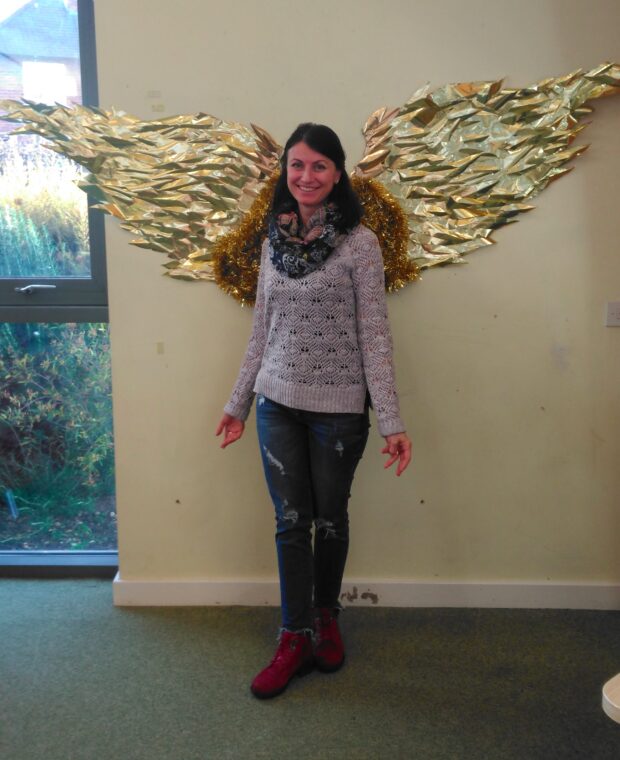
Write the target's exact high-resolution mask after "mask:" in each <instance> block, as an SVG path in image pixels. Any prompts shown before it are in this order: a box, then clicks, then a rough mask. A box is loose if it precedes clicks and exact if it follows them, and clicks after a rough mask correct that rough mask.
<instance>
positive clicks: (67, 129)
mask: <svg viewBox="0 0 620 760" xmlns="http://www.w3.org/2000/svg"><path fill="white" fill-rule="evenodd" d="M0 107H1V108H3V109H4V110H7V111H8V112H9V113H8V114H7V115H5V116H3V118H4V119H6V120H7V121H16V122H25V126H23V127H20V128H18V129H16V130H15V131H16V132H29V133H34V134H38V135H40V136H42V137H45V138H46V139H47V140H49V141H50V143H51V145H50V146H49V147H51V148H52V149H53V150H56V151H57V152H59V153H62V154H64V155H65V156H67V157H68V158H71V159H73V160H74V161H76V162H77V163H79V164H81V165H82V166H84V167H86V169H88V171H89V172H90V173H89V174H88V175H87V176H86V177H85V178H84V180H83V181H81V182H80V186H81V187H82V188H83V189H84V190H87V191H88V192H89V193H90V194H91V197H93V198H94V199H95V201H98V202H97V203H96V204H95V208H99V209H101V210H102V211H104V212H106V213H108V214H112V215H114V216H115V217H117V218H118V219H120V220H121V226H122V227H123V228H124V229H126V230H129V231H130V232H131V233H132V234H133V235H134V236H135V238H134V239H132V241H131V242H132V243H133V244H134V245H137V246H140V247H141V248H151V249H153V250H156V251H161V252H162V253H165V254H166V255H167V256H168V257H169V258H170V259H172V261H171V262H170V263H169V264H167V266H166V269H167V272H166V273H167V274H168V275H170V276H172V277H178V278H182V279H190V280H197V279H207V280H212V279H213V271H212V267H211V251H212V249H213V246H214V244H215V242H216V240H218V239H219V238H220V237H221V236H222V235H224V234H226V233H228V232H229V231H230V230H231V229H232V228H234V227H235V225H237V224H238V223H239V222H240V221H241V219H242V218H243V216H244V214H245V213H246V212H247V210H248V209H249V208H250V206H251V205H252V202H253V201H254V199H255V197H256V195H257V193H258V191H259V190H260V188H261V187H262V186H263V185H264V183H265V180H266V179H267V178H268V177H269V176H271V174H273V172H274V171H275V170H276V169H277V167H278V159H279V154H280V147H279V146H278V144H277V143H276V142H275V140H273V138H272V137H271V136H270V135H269V134H268V133H267V132H266V131H265V130H263V129H259V128H258V127H254V126H253V127H252V128H248V127H245V126H243V125H242V124H236V123H233V122H224V121H221V120H220V119H217V118H215V117H213V116H209V115H208V114H203V113H200V114H196V115H195V116H172V117H170V118H166V119H161V120H158V121H140V120H139V119H137V118H135V117H133V116H130V115H129V114H126V113H123V112H122V111H115V110H114V109H112V110H109V111H104V110H101V109H98V108H89V107H86V106H76V107H73V108H65V107H64V106H47V105H43V104H40V103H31V102H29V101H3V102H1V103H0Z"/></svg>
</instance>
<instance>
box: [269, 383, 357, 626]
mask: <svg viewBox="0 0 620 760" xmlns="http://www.w3.org/2000/svg"><path fill="white" fill-rule="evenodd" d="M256 419H257V427H258V441H259V445H260V450H261V455H262V458H263V467H264V469H265V477H266V479H267V486H268V488H269V493H270V495H271V499H272V501H273V504H274V507H275V516H276V549H277V555H278V569H279V573H280V596H281V602H282V627H283V628H285V629H287V630H290V631H298V630H302V629H304V628H311V627H312V608H313V606H315V607H331V608H334V607H337V606H338V600H339V596H340V586H341V583H342V576H343V573H344V566H345V562H346V559H347V551H348V548H349V517H348V512H347V505H348V501H349V496H350V490H351V484H352V482H353V475H354V474H355V469H356V467H357V463H358V462H359V460H360V459H361V457H362V454H363V453H364V448H365V446H366V441H367V440H368V428H369V422H368V413H367V412H365V413H362V414H348V413H343V414H341V413H337V414H331V413H324V412H307V411H304V410H301V409H291V408H289V407H286V406H283V405H282V404H277V403H276V402H275V401H271V400H270V399H268V398H266V397H265V396H262V395H260V394H259V395H258V397H257V405H256ZM313 524H314V550H313V546H312V525H313Z"/></svg>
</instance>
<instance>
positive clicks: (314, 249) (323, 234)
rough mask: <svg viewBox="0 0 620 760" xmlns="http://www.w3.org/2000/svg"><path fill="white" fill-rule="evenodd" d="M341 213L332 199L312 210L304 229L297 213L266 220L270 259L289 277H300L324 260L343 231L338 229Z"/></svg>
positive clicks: (293, 212) (340, 238)
mask: <svg viewBox="0 0 620 760" xmlns="http://www.w3.org/2000/svg"><path fill="white" fill-rule="evenodd" d="M339 221H340V214H339V213H338V208H337V206H336V205H335V204H333V203H328V204H326V205H324V206H321V208H320V209H318V210H317V211H315V213H314V214H312V216H311V217H310V219H309V221H308V227H307V228H306V229H304V228H303V227H302V226H301V224H300V221H299V218H298V216H297V213H296V212H295V211H290V212H288V213H284V214H278V216H277V217H275V218H273V217H272V219H271V221H270V222H269V242H270V243H271V262H272V264H273V265H274V267H275V268H276V269H277V270H278V271H279V272H284V273H285V274H287V275H288V276H289V277H303V276H304V275H306V274H310V272H314V271H316V270H317V269H318V268H319V267H320V266H322V264H323V263H324V262H325V260H326V259H327V257H328V256H329V254H330V253H331V252H332V251H333V250H334V248H335V247H336V246H337V245H338V243H339V242H340V241H341V240H342V238H343V237H344V235H342V233H340V232H339V231H338V222H339Z"/></svg>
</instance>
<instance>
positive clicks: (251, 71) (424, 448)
mask: <svg viewBox="0 0 620 760" xmlns="http://www.w3.org/2000/svg"><path fill="white" fill-rule="evenodd" d="M95 9H96V24H97V46H98V51H97V52H98V62H99V82H100V101H101V104H102V105H104V106H110V105H114V106H116V107H118V108H122V109H125V110H127V111H129V112H131V113H134V114H136V115H138V116H140V117H143V118H147V119H148V118H155V117H157V116H158V115H159V112H156V111H154V110H153V107H157V105H158V104H160V103H161V104H163V106H164V109H165V110H164V113H165V114H176V113H191V112H197V111H199V110H204V111H208V112H210V113H213V114H215V115H217V116H220V117H222V118H225V119H231V120H238V121H242V122H246V123H248V122H250V121H254V122H255V123H257V124H260V125H262V126H264V127H265V128H267V129H268V130H269V131H270V132H271V133H272V134H273V135H274V136H275V137H276V138H277V139H279V140H280V141H283V140H284V139H285V138H286V137H287V135H288V134H289V133H290V131H291V130H292V129H293V128H294V127H295V126H296V124H297V123H298V122H299V121H302V120H308V119H312V120H315V121H324V122H326V123H329V124H330V125H331V126H333V127H334V128H335V129H336V130H337V131H338V132H339V133H340V135H341V137H342V138H343V141H344V143H345V146H346V148H347V152H348V154H349V157H350V163H351V164H353V163H355V161H356V159H357V158H358V157H359V156H360V155H361V149H362V140H361V135H360V128H361V126H362V124H363V123H364V121H365V119H366V118H367V116H368V115H369V114H370V113H371V112H372V111H373V110H374V109H376V108H378V107H379V106H381V105H384V104H385V105H398V104H400V103H402V102H403V101H404V100H406V98H407V97H408V96H409V95H410V94H411V93H412V92H413V91H414V90H415V89H417V88H418V87H419V86H420V85H422V84H424V83H425V82H426V81H430V82H431V83H432V84H434V85H441V84H444V83H446V82H454V81H459V80H460V81H468V80H474V79H490V78H496V77H500V76H505V77H507V84H508V85H510V86H522V85H525V84H529V83H531V82H534V81H536V80H538V79H541V78H543V77H546V76H551V75H559V74H562V73H568V72H569V71H572V70H574V69H576V68H578V67H580V66H581V67H592V66H594V65H596V64H598V63H600V62H602V61H604V60H607V59H615V60H620V38H619V37H618V29H619V28H620V4H618V2H617V0H593V2H591V3H583V2H579V1H578V0H574V1H573V0H555V1H554V0H535V1H534V0H527V1H526V2H521V3H516V2H514V0H495V2H486V1H485V0H470V2H468V3H462V2H460V0H435V2H433V3H422V2H414V1H413V0H402V1H400V2H396V1H392V2H389V1H388V2H387V3H385V4H384V3H379V2H376V1H375V0H356V1H355V0H343V1H341V2H335V1H334V0H315V2H313V3H312V4H307V3H301V2H298V1H297V0H269V1H268V2H267V1H265V2H250V1H249V0H248V1H246V2H238V1H237V2H229V3H221V2H215V1H214V0H176V1H175V2H173V3H171V2H169V0H95ZM157 92H159V93H161V95H156V94H155V95H154V93H157ZM619 120H620V98H618V99H617V100H613V99H608V100H607V101H606V102H602V103H600V105H598V106H597V109H596V113H595V114H594V116H593V118H592V119H591V121H592V125H591V126H590V127H589V128H588V130H587V132H586V134H585V135H583V136H582V138H584V140H585V141H587V142H590V143H591V144H592V147H591V148H590V150H589V151H588V152H587V154H586V155H585V156H584V157H582V158H580V159H578V160H577V161H576V162H575V171H574V172H573V173H571V174H570V175H569V176H567V177H565V178H563V179H561V180H560V181H559V182H557V183H555V184H554V185H553V186H552V187H550V188H549V189H548V190H547V191H545V192H544V193H543V195H541V196H540V197H539V198H538V199H537V200H536V201H535V203H536V205H537V209H536V210H535V211H533V212H531V213H530V214H528V215H526V216H524V217H522V220H521V221H520V222H519V223H518V224H516V225H512V226H511V227H507V228H504V229H503V230H500V231H499V232H498V233H496V236H495V237H496V240H497V245H496V246H493V247H492V248H489V249H487V250H485V251H481V252H477V253H475V254H473V255H472V256H471V257H470V258H469V264H467V265H465V266H461V267H450V268H446V269H443V270H440V271H432V272H429V273H427V274H426V275H425V276H424V280H423V282H421V283H418V284H415V285H413V286H409V287H408V288H407V289H405V290H404V291H402V292H401V293H400V294H398V295H396V296H390V298H389V307H390V314H391V319H392V324H393V330H394V336H395V344H396V361H397V372H398V380H399V386H400V393H401V399H402V407H403V413H404V417H405V419H406V420H407V421H408V425H409V431H410V434H411V436H412V438H413V441H414V448H415V460H414V463H413V466H412V467H411V469H410V471H408V472H407V473H406V475H405V476H403V477H402V478H400V479H397V478H395V477H394V476H393V475H392V474H388V473H385V472H384V471H383V470H382V461H381V460H382V458H381V456H380V455H379V449H380V447H381V440H380V438H379V436H378V434H377V433H376V430H374V431H373V435H372V437H371V440H370V443H369V446H368V450H367V453H366V455H365V458H364V460H363V462H362V464H361V466H360V470H359V474H358V477H357V479H356V482H355V485H354V492H353V499H352V548H351V554H350V562H349V566H348V576H349V577H361V578H366V579H375V580H381V579H386V578H397V579H404V580H407V579H419V580H426V581H433V580H437V579H439V580H448V579H450V580H457V581H459V580H460V581H467V580H473V581H502V580H506V581H513V580H514V581H528V580H529V581H547V580H548V581H552V582H581V581H583V582H587V581H592V582H604V583H620V531H619V528H620V400H619V398H618V388H619V382H618V381H619V378H620V329H618V328H615V329H612V328H605V327H604V326H603V308H604V303H605V302H606V301H608V300H620V255H619V254H620V251H619V250H618V232H619V227H618V192H617V189H616V187H617V184H616V185H615V186H614V184H615V183H617V177H618V176H619V174H620V130H619V129H618V124H619V123H620V121H619ZM106 229H107V236H108V262H109V264H108V265H109V281H110V313H111V328H112V341H113V345H112V352H113V370H114V376H113V377H114V400H115V426H116V447H117V474H118V514H119V525H120V535H119V548H120V569H121V575H122V577H123V579H126V580H132V579H133V580H157V579H171V580H184V579H192V580H204V579H213V578H217V579H233V578H250V579H270V578H273V577H275V574H276V568H275V560H274V552H273V547H272V534H273V518H272V513H271V506H270V503H269V500H268V497H267V494H266V490H265V487H264V484H263V481H262V474H261V470H260V466H259V460H258V451H257V446H256V442H255V437H254V430H253V424H252V423H253V416H252V418H251V421H250V425H249V429H248V434H247V435H246V436H245V438H244V439H243V440H242V441H241V442H240V443H239V444H237V445H236V446H235V447H233V448H231V449H228V450H227V451H226V452H223V451H221V450H220V449H219V448H218V445H217V442H216V440H215V439H214V435H213V431H214V428H215V425H216V423H217V421H218V419H219V416H220V413H221V408H222V405H223V404H224V402H225V400H226V399H227V396H228V393H229V390H230V387H231V385H232V383H233V380H234V378H235V376H236V372H237V369H238V366H239V362H240V360H241V356H242V352H243V350H244V347H245V344H246V341H247V338H248V334H249V330H250V323H251V317H252V314H251V311H250V310H249V309H241V308H240V307H239V306H238V305H237V304H236V303H235V302H234V301H233V300H232V299H230V298H229V297H227V296H225V295H223V294H222V293H221V292H220V291H219V290H218V289H217V288H216V287H215V286H214V285H212V284H189V283H182V282H175V281H172V280H169V279H166V278H163V277H161V276H160V275H161V271H162V270H161V269H160V265H161V264H162V263H163V259H162V257H161V256H160V255H159V254H157V253H154V252H150V251H142V250H140V249H137V248H132V247H131V246H130V245H129V244H128V240H129V236H128V235H127V233H124V232H122V231H121V230H120V229H119V227H118V226H117V225H116V223H115V222H113V221H111V220H108V221H107V228H106ZM158 346H159V350H161V349H163V353H160V352H158Z"/></svg>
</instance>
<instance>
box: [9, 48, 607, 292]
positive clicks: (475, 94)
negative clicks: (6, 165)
mask: <svg viewBox="0 0 620 760" xmlns="http://www.w3.org/2000/svg"><path fill="white" fill-rule="evenodd" d="M618 91H620V66H618V65H616V64H611V63H607V64H604V65H601V66H599V67H597V68H596V69H593V70H592V71H588V72H586V73H583V72H582V71H577V72H574V73H572V74H569V75H567V76H563V77H558V78H555V79H545V80H543V81H542V82H538V83H537V84H535V85H532V86H530V87H525V88H522V89H502V81H495V82H477V83H462V84H452V85H446V86H445V87H441V88H438V89H435V90H432V91H431V90H430V88H429V87H428V86H427V87H424V88H422V89H421V90H419V91H418V92H416V93H415V94H414V95H413V96H412V97H411V98H410V99H409V100H408V101H407V102H406V103H405V104H404V105H402V106H401V107H400V108H398V109H393V110H388V109H387V108H382V109H380V110H378V111H376V112H375V113H374V114H373V115H372V116H371V117H370V118H369V119H368V121H367V122H366V125H365V126H364V130H363V131H364V136H365V140H366V148H365V152H364V156H363V157H362V159H361V161H360V162H359V163H358V164H357V166H356V167H355V169H354V171H353V178H352V181H353V184H354V186H355V189H356V191H357V192H358V194H359V196H360V199H361V201H362V205H363V206H364V223H365V224H366V225H367V226H369V227H370V228H371V229H373V230H374V232H375V233H376V234H377V235H378V237H379V240H380V242H381V245H382V248H383V254H384V260H385V270H386V287H387V288H388V289H390V290H394V289H396V288H399V287H402V286H403V285H404V284H406V283H407V282H410V281H411V280H414V279H415V278H416V277H417V273H418V270H419V269H421V268H426V267H430V266H434V265H436V264H446V263H452V262H457V261H460V260H461V259H462V256H463V255H465V254H467V253H470V252H471V251H473V250H475V249H476V248H479V247H481V246H484V245H490V244H492V243H493V242H494V241H493V239H492V237H491V235H492V232H493V230H495V229H497V228H498V227H501V226H503V225H504V224H508V223H510V222H512V221H514V220H515V216H516V215H517V214H518V213H520V212H522V211H527V210H529V209H531V208H533V207H532V206H531V205H529V201H530V199H531V198H533V197H534V196H535V195H536V194H537V193H539V192H540V191H541V190H543V189H544V188H545V187H546V186H547V185H548V183H549V182H550V181H552V180H553V179H556V178H557V177H559V176H561V175H562V174H564V173H566V172H567V171H570V167H567V166H566V164H567V163H568V162H569V161H570V160H571V159H572V158H574V157H575V156H577V155H578V154H579V153H581V152H583V151H584V150H585V149H586V147H587V146H584V145H581V146H577V147H571V143H572V142H573V140H574V139H575V137H576V135H577V134H578V133H579V132H580V131H581V129H583V126H582V125H580V124H579V120H580V119H581V118H582V117H583V116H584V115H586V114H588V113H590V112H591V109H590V108H589V107H588V106H587V105H586V103H587V102H588V101H590V100H593V99H595V98H599V97H602V96H605V95H611V94H613V93H616V92H618ZM0 107H2V108H3V109H4V110H5V111H7V113H6V115H4V116H3V117H2V118H4V119H6V120H10V121H15V122H22V123H23V124H24V126H22V127H20V128H19V129H18V130H17V131H21V132H29V133H35V134H38V135H41V136H43V137H45V138H47V139H48V140H49V141H50V143H51V144H50V147H51V148H52V149H54V150H56V151H58V152H59V153H62V154H64V155H65V156H67V157H69V158H71V159H73V160H74V161H76V162H77V163H79V164H81V165H82V166H84V167H85V168H86V169H87V171H88V174H87V175H86V176H85V177H84V179H83V180H82V181H81V182H80V186H81V187H82V188H83V189H84V190H87V191H88V192H89V193H90V195H91V198H92V199H94V201H95V205H96V207H97V208H100V209H101V210H103V211H105V212H107V213H109V214H112V215H114V216H116V217H118V218H119V219H120V220H121V225H122V226H123V227H124V228H125V229H128V230H129V231H130V232H132V233H133V235H135V236H136V237H135V239H133V240H132V243H134V244H136V245H139V246H141V247H144V248H151V249H154V250H157V251H161V252H162V253H165V254H166V255H167V256H168V257H169V259H170V261H169V262H168V263H167V264H166V265H165V266H166V269H167V274H168V275H170V276H172V277H179V278H184V279H207V280H213V279H215V280H216V281H217V282H218V284H219V285H220V286H221V287H222V288H223V289H224V290H226V291H227V292H229V293H231V294H232V295H234V296H235V297H236V298H237V299H238V300H240V301H242V302H249V303H251V302H253V300H254V294H255V290H256V278H257V273H258V263H259V260H260V244H261V241H262V240H263V239H264V237H265V235H266V224H267V214H268V210H269V204H270V200H271V195H272V191H273V185H274V183H275V181H276V178H277V175H278V171H279V157H280V154H281V147H280V146H279V145H278V144H277V142H276V141H275V140H274V139H273V138H272V137H271V136H270V135H269V134H268V133H267V132H266V131H265V130H263V129H261V128H259V127H257V126H255V125H251V127H249V128H248V127H245V126H243V125H240V124H236V123H230V122H224V121H221V120H220V119H217V118H215V117H213V116H209V115H207V114H202V113H201V114H198V115H195V116H174V117H170V118H167V119H162V120H158V121H140V120H138V119H136V118H134V117H132V116H129V115H128V114H125V113H123V112H120V111H115V110H108V111H104V110H100V109H96V108H88V107H83V106H80V107H74V108H65V107H63V106H46V105H42V104H36V103H31V102H28V101H3V102H1V103H0Z"/></svg>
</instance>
